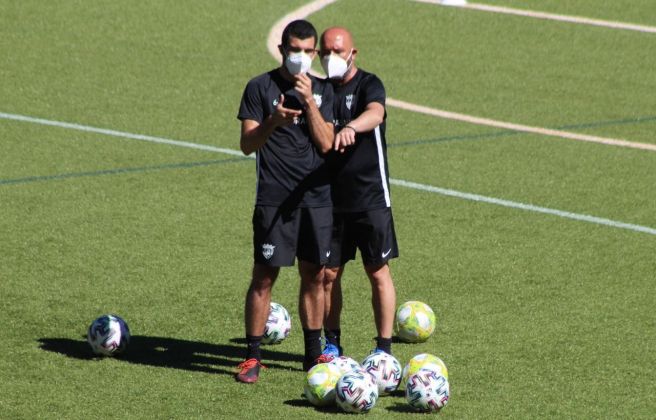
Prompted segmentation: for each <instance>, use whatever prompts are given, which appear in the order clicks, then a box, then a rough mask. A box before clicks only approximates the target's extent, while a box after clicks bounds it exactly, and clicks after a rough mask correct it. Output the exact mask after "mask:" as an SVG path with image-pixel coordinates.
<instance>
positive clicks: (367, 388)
mask: <svg viewBox="0 0 656 420" xmlns="http://www.w3.org/2000/svg"><path fill="white" fill-rule="evenodd" d="M376 400H378V385H376V380H375V379H374V377H373V376H371V375H370V374H369V373H368V372H367V371H366V370H364V369H362V368H360V369H356V370H352V371H350V372H348V373H345V374H343V375H342V376H341V377H340V378H339V380H338V381H337V384H336V385H335V401H336V402H337V405H338V406H339V407H340V408H341V409H342V410H344V411H346V412H348V413H366V412H368V411H369V410H371V409H372V407H373V406H374V405H375V404H376Z"/></svg>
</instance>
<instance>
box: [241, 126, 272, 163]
mask: <svg viewBox="0 0 656 420" xmlns="http://www.w3.org/2000/svg"><path fill="white" fill-rule="evenodd" d="M275 129H276V126H275V125H274V124H273V120H272V118H271V117H269V118H267V119H266V120H264V121H263V122H262V124H260V123H258V122H257V121H254V120H243V121H242V122H241V139H240V140H239V147H240V148H241V151H242V152H243V153H244V154H245V155H247V156H248V155H250V154H251V153H253V152H256V151H258V150H259V149H260V147H262V146H264V143H265V142H266V141H267V139H268V138H269V136H270V135H271V133H273V130H275Z"/></svg>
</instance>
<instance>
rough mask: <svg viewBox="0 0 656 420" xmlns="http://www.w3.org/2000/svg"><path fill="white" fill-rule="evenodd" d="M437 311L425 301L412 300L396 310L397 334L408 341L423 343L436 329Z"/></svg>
mask: <svg viewBox="0 0 656 420" xmlns="http://www.w3.org/2000/svg"><path fill="white" fill-rule="evenodd" d="M435 321H436V319H435V313H434V312H433V310H432V309H431V308H430V306H428V305H426V304H425V303H423V302H419V301H416V300H412V301H409V302H406V303H404V304H403V305H401V306H399V309H398V310H397V311H396V322H395V327H396V334H397V335H398V337H399V338H400V339H401V340H403V341H405V342H408V343H422V342H424V341H426V340H428V337H430V336H431V334H433V331H435Z"/></svg>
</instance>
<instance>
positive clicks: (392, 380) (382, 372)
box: [362, 351, 402, 395]
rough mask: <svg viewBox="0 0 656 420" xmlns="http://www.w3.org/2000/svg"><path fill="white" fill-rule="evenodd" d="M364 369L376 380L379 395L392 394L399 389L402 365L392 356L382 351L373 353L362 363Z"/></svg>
mask: <svg viewBox="0 0 656 420" xmlns="http://www.w3.org/2000/svg"><path fill="white" fill-rule="evenodd" d="M362 367H363V368H364V370H366V371H367V372H369V373H370V374H371V375H372V376H373V377H374V378H375V379H376V385H378V394H379V395H381V394H386V393H389V392H392V391H394V390H396V388H398V387H399V382H401V373H402V370H401V364H400V363H399V361H398V360H396V357H394V356H392V355H391V354H387V353H385V352H382V351H381V352H375V353H371V354H370V355H369V356H367V357H366V358H365V359H364V360H363V361H362Z"/></svg>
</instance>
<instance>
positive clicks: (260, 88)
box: [237, 69, 333, 209]
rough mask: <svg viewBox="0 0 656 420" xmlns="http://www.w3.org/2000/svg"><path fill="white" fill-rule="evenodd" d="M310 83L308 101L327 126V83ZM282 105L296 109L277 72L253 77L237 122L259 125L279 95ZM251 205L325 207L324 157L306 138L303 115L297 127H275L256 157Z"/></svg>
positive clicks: (330, 96)
mask: <svg viewBox="0 0 656 420" xmlns="http://www.w3.org/2000/svg"><path fill="white" fill-rule="evenodd" d="M310 78H311V79H312V92H313V93H314V100H315V102H316V103H317V105H318V107H319V110H320V111H321V114H322V116H323V118H324V120H325V121H327V122H332V121H333V88H332V86H331V84H330V83H328V82H326V81H324V80H321V79H317V78H316V77H314V76H311V75H310ZM281 93H282V94H283V95H285V101H284V104H283V105H284V106H285V107H286V108H292V109H299V110H300V109H302V105H301V102H300V100H299V96H298V94H297V93H296V91H295V90H294V83H293V82H290V81H287V80H285V79H284V78H283V77H282V75H281V74H280V72H279V69H275V70H271V71H269V72H267V73H264V74H262V75H260V76H257V77H255V78H254V79H252V80H251V81H250V82H248V84H247V85H246V89H245V90H244V95H243V96H242V100H241V105H240V106H239V114H238V115H237V118H239V119H240V120H242V121H243V120H254V121H257V122H258V123H260V124H262V122H263V121H264V120H265V119H266V118H268V117H269V116H270V115H272V114H273V112H274V111H275V107H276V105H277V104H278V100H279V97H280V94H281ZM256 162H257V191H256V200H255V204H256V205H262V206H282V207H285V208H289V209H293V208H296V207H328V206H330V205H331V200H330V174H329V172H328V170H327V168H326V165H325V161H324V156H323V155H322V154H321V152H320V151H319V150H318V149H317V148H316V146H315V145H314V143H313V142H312V139H311V138H310V132H309V127H308V125H307V121H306V115H305V111H303V114H302V115H301V116H300V117H299V119H298V123H294V124H291V125H289V126H281V127H277V128H276V129H275V130H274V131H273V133H271V135H270V136H269V139H268V140H267V141H266V142H265V143H264V146H262V147H261V148H260V149H259V150H258V151H257V152H256Z"/></svg>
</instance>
